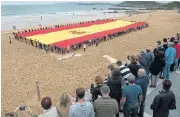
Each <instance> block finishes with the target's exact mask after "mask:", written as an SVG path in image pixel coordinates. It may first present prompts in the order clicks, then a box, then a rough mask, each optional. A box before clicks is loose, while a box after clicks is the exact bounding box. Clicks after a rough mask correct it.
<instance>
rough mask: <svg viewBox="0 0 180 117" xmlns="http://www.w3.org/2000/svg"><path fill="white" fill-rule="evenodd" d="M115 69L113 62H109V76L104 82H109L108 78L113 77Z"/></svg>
mask: <svg viewBox="0 0 180 117" xmlns="http://www.w3.org/2000/svg"><path fill="white" fill-rule="evenodd" d="M113 69H114V66H113V64H109V65H108V75H107V78H106V79H105V80H104V84H107V82H108V80H109V79H111V76H112V71H113Z"/></svg>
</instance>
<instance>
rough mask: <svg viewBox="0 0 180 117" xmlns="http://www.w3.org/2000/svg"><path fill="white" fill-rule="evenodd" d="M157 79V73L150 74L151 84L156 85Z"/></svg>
mask: <svg viewBox="0 0 180 117" xmlns="http://www.w3.org/2000/svg"><path fill="white" fill-rule="evenodd" d="M157 81H158V75H156V76H155V75H152V76H151V85H152V86H156V85H157Z"/></svg>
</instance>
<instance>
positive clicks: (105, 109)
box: [94, 85, 119, 117]
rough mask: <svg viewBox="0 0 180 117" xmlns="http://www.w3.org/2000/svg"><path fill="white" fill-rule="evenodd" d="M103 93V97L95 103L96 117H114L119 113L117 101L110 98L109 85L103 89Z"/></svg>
mask: <svg viewBox="0 0 180 117" xmlns="http://www.w3.org/2000/svg"><path fill="white" fill-rule="evenodd" d="M101 93H102V97H100V98H99V99H97V100H95V102H94V111H95V112H96V117H114V115H116V114H117V113H119V108H118V103H117V101H116V100H115V99H111V97H109V93H110V89H109V87H108V86H107V85H103V86H102V87H101Z"/></svg>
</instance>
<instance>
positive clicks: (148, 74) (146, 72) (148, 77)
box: [146, 70, 150, 79]
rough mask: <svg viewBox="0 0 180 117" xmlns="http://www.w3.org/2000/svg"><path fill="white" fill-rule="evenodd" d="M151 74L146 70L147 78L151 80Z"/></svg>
mask: <svg viewBox="0 0 180 117" xmlns="http://www.w3.org/2000/svg"><path fill="white" fill-rule="evenodd" d="M149 75H150V72H149V71H147V70H146V76H147V78H148V79H149Z"/></svg>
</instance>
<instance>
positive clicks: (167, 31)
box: [1, 11, 180, 114]
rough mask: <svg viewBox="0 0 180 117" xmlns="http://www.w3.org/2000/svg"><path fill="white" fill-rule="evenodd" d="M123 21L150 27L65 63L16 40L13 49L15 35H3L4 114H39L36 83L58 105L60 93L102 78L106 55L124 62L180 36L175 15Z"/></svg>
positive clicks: (179, 23) (156, 14)
mask: <svg viewBox="0 0 180 117" xmlns="http://www.w3.org/2000/svg"><path fill="white" fill-rule="evenodd" d="M150 14H151V15H150ZM121 19H125V20H130V21H146V22H148V23H149V24H150V26H149V28H145V29H143V30H142V31H137V32H132V33H129V34H127V35H123V36H121V37H117V38H114V39H113V40H110V41H106V42H103V43H100V44H99V47H93V46H92V47H89V48H87V52H86V53H84V52H83V50H79V51H77V52H76V53H78V54H82V56H81V57H74V58H71V59H68V60H65V61H59V60H58V59H57V57H56V56H57V55H55V54H54V56H52V55H51V54H52V53H48V54H46V53H43V52H41V51H40V50H38V49H36V48H34V47H32V46H29V45H27V44H25V43H21V42H19V41H16V40H12V44H11V45H10V44H9V39H8V37H9V36H12V35H11V32H12V31H8V32H7V31H6V32H2V35H1V38H2V39H1V41H2V112H3V113H4V112H9V111H12V110H14V109H15V108H16V107H17V106H20V105H27V106H30V107H31V108H32V110H33V112H34V113H37V114H38V113H39V110H40V103H39V102H37V101H35V100H36V87H35V82H36V81H37V80H39V82H40V90H41V97H43V96H50V97H51V98H52V101H53V103H54V104H56V103H57V102H58V100H59V96H60V94H61V92H74V91H75V88H77V87H85V88H87V87H89V86H90V84H91V83H92V82H93V81H94V78H95V76H96V75H101V76H103V74H104V73H105V72H106V67H107V64H108V61H107V60H106V59H105V58H103V56H104V55H109V56H111V57H113V58H116V59H119V60H122V61H123V60H125V59H126V56H127V55H132V54H137V53H138V52H139V51H140V49H142V48H150V49H152V48H154V47H155V46H156V41H157V40H162V39H163V38H164V37H171V36H174V35H175V34H176V33H177V32H180V14H178V13H177V12H176V11H156V12H153V13H146V14H139V15H132V16H131V17H128V16H124V17H121Z"/></svg>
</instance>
